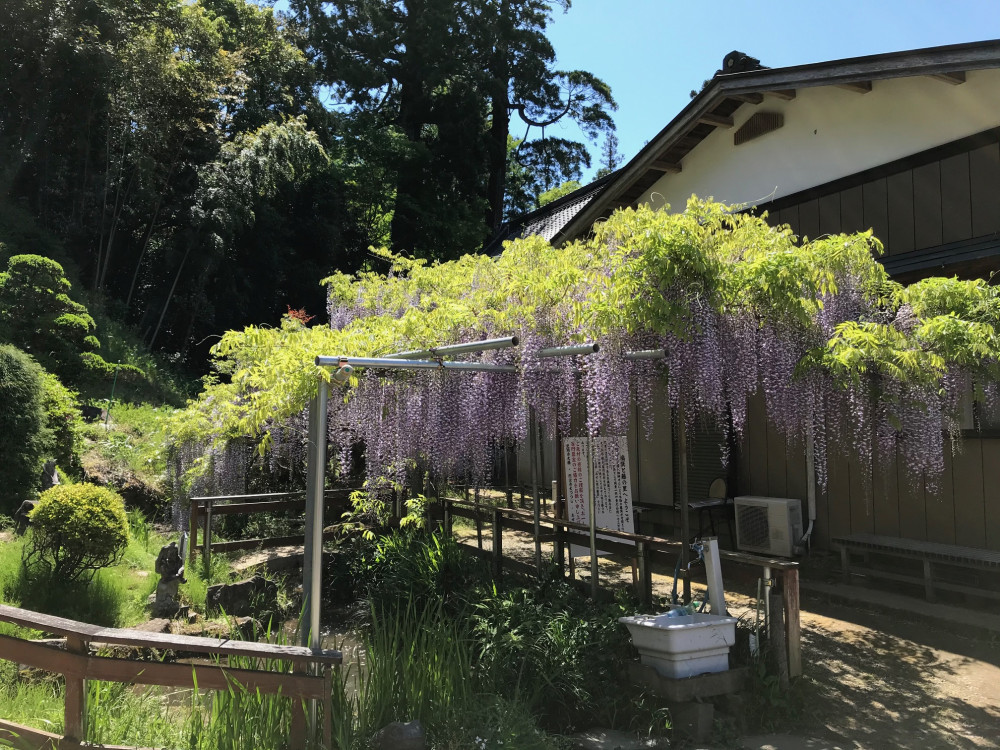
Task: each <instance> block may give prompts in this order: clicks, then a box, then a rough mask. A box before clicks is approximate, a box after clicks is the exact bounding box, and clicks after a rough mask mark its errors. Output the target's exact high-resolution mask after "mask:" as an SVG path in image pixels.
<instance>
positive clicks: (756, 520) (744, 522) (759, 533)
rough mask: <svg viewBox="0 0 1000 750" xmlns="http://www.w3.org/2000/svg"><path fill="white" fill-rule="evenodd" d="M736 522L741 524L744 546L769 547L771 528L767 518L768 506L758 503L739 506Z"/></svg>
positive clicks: (742, 543)
mask: <svg viewBox="0 0 1000 750" xmlns="http://www.w3.org/2000/svg"><path fill="white" fill-rule="evenodd" d="M737 511H738V513H737V517H736V523H737V525H738V526H739V540H740V544H741V545H742V546H744V547H758V548H761V549H768V548H769V546H770V543H771V530H770V526H769V524H768V520H767V508H766V507H759V506H756V505H743V506H737Z"/></svg>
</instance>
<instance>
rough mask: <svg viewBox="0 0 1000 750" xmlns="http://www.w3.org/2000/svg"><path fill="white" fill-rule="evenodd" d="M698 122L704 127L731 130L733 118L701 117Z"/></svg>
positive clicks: (718, 116)
mask: <svg viewBox="0 0 1000 750" xmlns="http://www.w3.org/2000/svg"><path fill="white" fill-rule="evenodd" d="M698 122H700V123H702V124H704V125H714V126H715V127H717V128H731V127H732V126H733V118H732V117H723V116H722V115H708V114H706V115H701V117H699V118H698Z"/></svg>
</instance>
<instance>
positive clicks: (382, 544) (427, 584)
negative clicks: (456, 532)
mask: <svg viewBox="0 0 1000 750" xmlns="http://www.w3.org/2000/svg"><path fill="white" fill-rule="evenodd" d="M359 566H360V569H357V568H356V570H355V575H357V576H359V580H358V584H359V588H360V591H359V594H360V595H361V596H363V597H365V598H367V599H368V600H370V601H371V602H372V603H373V604H374V605H375V606H376V607H377V608H380V609H381V608H382V607H392V606H395V604H396V603H397V602H401V601H406V600H407V599H409V598H413V599H415V600H416V601H421V602H423V601H441V602H442V603H443V604H445V605H446V606H448V607H450V608H452V610H453V611H455V610H458V609H461V608H462V607H464V605H465V602H466V600H467V597H468V596H469V593H470V591H471V590H472V589H473V588H474V587H475V586H476V585H478V584H481V583H483V582H484V581H485V580H486V579H487V570H486V566H485V564H483V563H482V562H481V561H478V560H473V559H470V558H469V556H468V555H466V554H465V553H463V552H462V549H461V547H460V546H459V545H458V543H457V542H456V541H455V540H454V538H452V537H450V536H444V535H441V534H438V533H435V534H422V533H419V532H418V531H415V530H413V529H403V530H399V531H395V532H393V533H391V534H388V535H387V536H384V537H381V538H380V539H379V540H378V541H377V542H376V544H375V545H374V547H373V548H372V550H371V555H370V557H368V558H367V559H365V560H362V561H359Z"/></svg>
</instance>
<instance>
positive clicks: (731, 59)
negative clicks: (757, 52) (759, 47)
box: [715, 49, 769, 76]
mask: <svg viewBox="0 0 1000 750" xmlns="http://www.w3.org/2000/svg"><path fill="white" fill-rule="evenodd" d="M768 69H769V68H768V67H767V66H766V65H761V64H760V60H758V59H757V58H756V57H752V56H750V55H748V54H747V53H746V52H740V51H739V50H737V49H734V50H733V51H732V52H730V53H729V54H728V55H726V56H725V57H724V58H722V69H721V70H717V71H715V75H716V76H721V75H729V74H730V73H748V72H749V71H751V70H768Z"/></svg>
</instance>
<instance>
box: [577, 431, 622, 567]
mask: <svg viewBox="0 0 1000 750" xmlns="http://www.w3.org/2000/svg"><path fill="white" fill-rule="evenodd" d="M563 461H564V463H565V469H566V512H567V518H568V519H569V520H570V521H573V522H575V523H582V524H586V525H589V524H590V491H591V486H590V483H591V476H592V477H593V492H594V509H595V516H596V525H597V528H599V529H615V530H617V531H629V532H632V531H634V530H635V525H634V523H633V515H632V480H631V476H630V475H629V461H628V443H627V442H626V440H625V438H624V437H599V438H593V439H589V438H566V439H564V440H563ZM591 465H592V466H593V474H592V475H591ZM597 536H598V538H599V539H609V538H610V537H607V536H604V535H601V534H598V535H597ZM570 554H571V555H572V556H573V557H582V556H584V555H589V554H590V549H589V548H587V547H583V546H581V545H576V544H574V545H572V546H571V549H570Z"/></svg>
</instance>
